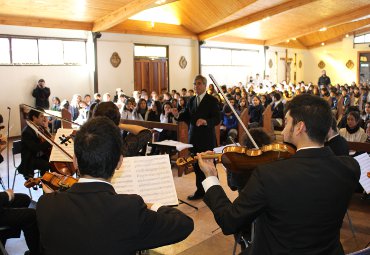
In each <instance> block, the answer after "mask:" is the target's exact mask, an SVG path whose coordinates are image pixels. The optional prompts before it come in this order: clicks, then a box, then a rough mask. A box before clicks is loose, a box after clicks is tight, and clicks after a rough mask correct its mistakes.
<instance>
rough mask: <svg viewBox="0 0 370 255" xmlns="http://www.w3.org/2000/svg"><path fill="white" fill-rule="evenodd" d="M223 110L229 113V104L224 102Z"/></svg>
mask: <svg viewBox="0 0 370 255" xmlns="http://www.w3.org/2000/svg"><path fill="white" fill-rule="evenodd" d="M223 112H224V113H231V108H230V106H229V105H227V104H225V105H224V109H223Z"/></svg>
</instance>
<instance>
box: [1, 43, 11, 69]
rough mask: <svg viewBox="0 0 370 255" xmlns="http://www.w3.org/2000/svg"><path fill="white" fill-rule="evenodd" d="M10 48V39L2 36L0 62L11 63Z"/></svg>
mask: <svg viewBox="0 0 370 255" xmlns="http://www.w3.org/2000/svg"><path fill="white" fill-rule="evenodd" d="M9 50H10V47H9V39H8V38H0V64H10V52H9Z"/></svg>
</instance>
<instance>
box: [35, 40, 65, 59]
mask: <svg viewBox="0 0 370 255" xmlns="http://www.w3.org/2000/svg"><path fill="white" fill-rule="evenodd" d="M39 56H40V64H43V65H51V64H54V65H58V64H59V65H60V64H63V43H62V41H61V40H42V39H40V40H39Z"/></svg>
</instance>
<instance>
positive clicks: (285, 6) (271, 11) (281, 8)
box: [198, 0, 318, 40]
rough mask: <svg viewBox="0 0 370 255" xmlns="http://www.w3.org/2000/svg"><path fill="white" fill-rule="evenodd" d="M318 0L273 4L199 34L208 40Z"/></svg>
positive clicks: (299, 0) (200, 37) (200, 38)
mask: <svg viewBox="0 0 370 255" xmlns="http://www.w3.org/2000/svg"><path fill="white" fill-rule="evenodd" d="M315 1H318V0H291V1H288V2H285V3H282V4H279V5H276V6H273V7H271V8H268V9H265V10H262V11H259V12H255V13H253V14H250V15H248V16H245V17H242V18H240V19H237V20H234V21H231V22H228V23H226V24H222V25H219V26H216V27H214V28H210V29H207V30H205V31H203V32H201V33H199V34H198V37H199V40H207V39H210V38H213V37H216V36H219V35H222V34H224V33H227V32H229V31H231V30H234V29H237V28H239V27H242V26H245V25H248V24H251V23H253V22H256V21H259V20H262V19H264V18H266V17H271V16H273V15H276V14H279V13H282V12H285V11H288V10H291V9H294V8H297V7H300V6H302V5H306V4H309V3H312V2H315Z"/></svg>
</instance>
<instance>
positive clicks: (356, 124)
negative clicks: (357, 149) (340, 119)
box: [339, 111, 367, 143]
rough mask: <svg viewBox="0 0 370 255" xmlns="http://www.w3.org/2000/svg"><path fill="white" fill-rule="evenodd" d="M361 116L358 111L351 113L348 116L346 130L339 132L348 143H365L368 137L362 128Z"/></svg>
mask: <svg viewBox="0 0 370 255" xmlns="http://www.w3.org/2000/svg"><path fill="white" fill-rule="evenodd" d="M360 119H361V118H360V114H359V112H357V111H351V112H349V113H348V115H347V124H346V127H345V128H341V129H340V130H339V134H340V135H341V136H343V137H344V138H345V139H346V140H347V141H348V142H361V143H363V142H365V141H366V139H367V135H366V133H365V131H364V130H363V129H362V128H361V126H360Z"/></svg>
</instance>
